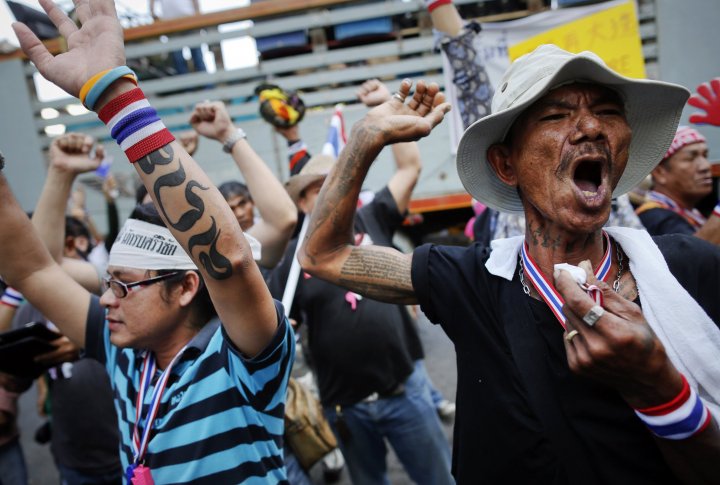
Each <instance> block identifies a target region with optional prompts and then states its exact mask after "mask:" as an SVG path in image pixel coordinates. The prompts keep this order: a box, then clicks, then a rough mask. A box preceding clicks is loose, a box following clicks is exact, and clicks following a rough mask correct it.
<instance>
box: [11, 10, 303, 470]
mask: <svg viewBox="0 0 720 485" xmlns="http://www.w3.org/2000/svg"><path fill="white" fill-rule="evenodd" d="M41 4H42V6H43V8H44V9H45V11H46V12H47V13H48V15H49V17H50V18H51V19H52V20H53V22H54V23H55V24H56V25H57V26H58V29H59V31H60V32H61V33H62V34H63V35H64V36H65V37H66V38H67V39H68V47H69V50H68V51H67V52H64V53H62V54H59V55H57V56H52V55H51V54H50V53H49V52H47V51H46V50H45V48H44V46H43V45H42V44H41V43H40V41H39V40H38V39H37V37H36V36H35V35H34V34H32V32H31V31H30V30H29V29H28V28H27V27H26V26H25V25H23V24H15V25H14V28H15V29H16V31H17V33H18V36H19V38H21V39H22V41H21V43H22V45H23V48H24V49H25V52H26V53H27V54H28V55H29V56H30V57H31V58H32V59H33V62H34V63H35V65H36V66H37V67H38V70H39V71H40V72H41V73H42V74H43V76H45V77H46V78H47V79H49V80H51V81H53V82H55V83H56V84H57V85H58V86H60V87H61V88H62V89H64V90H66V91H67V92H68V93H71V94H72V95H75V96H79V97H80V99H81V100H82V102H83V103H84V105H85V106H87V107H88V108H89V109H92V110H94V111H97V112H98V116H99V117H100V119H101V120H102V121H103V122H105V123H106V124H108V126H109V129H110V133H111V136H112V137H113V138H114V139H115V140H116V141H117V142H118V144H120V146H121V148H122V149H123V150H124V151H125V154H126V156H127V157H128V159H129V160H130V162H131V163H133V164H134V167H135V169H136V171H137V173H138V174H139V176H140V178H141V180H142V182H143V183H144V185H145V186H146V187H147V189H148V192H149V193H150V195H151V196H152V198H153V202H154V207H156V208H157V212H158V213H159V214H160V216H161V217H158V216H157V214H153V213H152V209H151V208H150V207H143V208H141V209H139V210H137V211H136V213H135V214H134V216H135V218H131V219H130V220H129V221H128V222H127V223H126V225H125V226H124V227H123V230H122V231H121V234H120V235H119V236H118V239H117V241H116V244H115V245H114V246H113V248H112V250H111V253H110V261H109V266H108V270H107V271H108V275H107V277H106V278H105V292H104V293H103V294H102V297H101V298H100V299H98V298H97V297H96V296H94V295H91V294H90V293H88V292H87V291H86V290H84V289H83V288H81V287H80V286H79V285H78V284H77V283H75V282H74V281H73V280H72V279H71V278H70V277H69V276H68V275H67V274H65V273H64V272H63V271H62V269H61V268H60V267H59V266H58V265H57V264H56V263H55V262H54V261H53V260H52V258H51V256H50V255H49V254H48V252H47V250H46V249H45V247H44V246H43V244H42V243H41V241H40V239H39V238H38V236H37V234H36V232H35V231H34V230H33V228H32V225H31V223H30V221H29V220H28V219H27V217H26V216H25V214H24V213H23V212H22V210H21V209H20V207H19V206H18V204H17V202H16V201H15V200H14V198H13V197H12V194H11V192H10V188H9V187H8V185H7V182H6V180H5V178H4V177H2V176H0V202H1V203H0V218H2V220H3V224H2V229H0V254H2V258H0V274H2V275H3V276H4V277H5V278H6V280H7V281H8V282H9V283H10V284H12V285H13V286H14V287H16V288H17V289H18V290H19V291H20V292H22V293H23V294H24V295H25V297H26V299H27V300H28V301H30V302H31V303H32V304H33V305H35V306H36V307H37V308H38V309H39V310H40V311H41V312H42V313H43V314H45V315H46V316H48V317H49V318H50V319H51V320H52V321H53V322H54V323H55V324H56V325H57V327H58V328H60V330H61V331H62V332H63V334H64V335H66V336H67V337H68V338H70V339H71V340H73V341H74V342H75V343H76V344H77V345H79V346H80V347H83V348H85V349H86V352H87V354H88V355H89V356H90V357H92V358H95V359H97V360H99V361H100V362H102V363H104V364H105V366H106V368H107V371H108V373H109V374H110V378H111V383H112V386H113V390H114V393H115V403H116V410H117V412H118V424H119V430H120V438H121V446H120V454H121V460H122V463H123V466H124V467H125V474H126V477H127V482H128V483H133V484H147V483H190V482H192V483H213V484H217V483H271V484H274V483H286V482H287V480H286V475H285V469H284V466H283V461H282V433H283V413H284V399H285V390H286V386H287V379H288V373H289V369H290V366H291V364H292V361H293V357H294V338H293V335H292V329H291V327H290V325H289V323H288V321H287V319H286V318H285V316H284V314H283V310H282V307H281V305H280V304H279V303H278V302H275V301H273V299H272V297H271V296H270V293H269V291H268V289H267V286H266V285H265V282H264V280H263V278H262V275H261V274H260V271H259V269H258V267H257V265H256V264H255V262H254V261H253V259H254V256H255V257H256V256H257V255H254V254H253V252H254V251H253V248H252V244H251V242H249V239H248V237H247V236H246V235H245V234H243V232H242V229H241V228H240V226H239V224H238V222H237V220H236V218H235V216H234V215H233V213H232V211H231V210H230V208H229V207H228V205H227V204H226V203H225V200H224V199H223V197H222V195H221V194H220V193H219V192H218V190H217V189H216V188H215V187H214V186H213V185H212V183H211V182H210V180H209V179H208V177H207V175H206V174H205V173H204V172H203V171H202V169H201V168H200V167H199V166H198V165H197V164H196V163H195V161H194V160H193V159H192V158H191V157H190V156H189V155H188V154H187V153H186V152H185V150H184V149H183V147H182V146H181V145H180V144H179V143H178V142H177V141H175V139H174V138H173V136H172V135H171V134H170V132H169V131H168V130H167V129H166V128H165V126H164V125H163V123H162V121H161V120H160V118H159V117H158V116H157V113H156V112H155V110H154V109H153V108H152V107H151V106H150V104H149V103H148V102H147V100H146V99H145V97H144V95H143V93H142V91H141V90H140V89H139V88H138V87H137V78H136V77H135V76H134V73H132V71H130V70H129V69H128V68H127V67H126V66H124V64H125V55H124V50H123V42H122V28H121V26H120V24H119V22H118V19H117V14H116V12H115V7H114V3H113V2H112V1H111V0H101V1H92V2H88V1H87V0H79V1H76V2H75V6H76V12H77V15H78V19H79V21H80V23H81V24H82V27H81V28H78V27H77V26H76V25H75V24H74V23H73V22H72V21H71V20H70V19H69V18H68V17H67V16H66V15H65V14H64V13H63V12H62V11H61V10H60V9H59V8H57V7H56V6H55V5H54V4H53V3H52V2H51V1H50V0H43V1H42V2H41ZM77 149H78V151H79V152H80V153H83V154H84V156H87V153H88V152H89V150H90V147H89V146H86V145H80V146H78V147H77ZM141 219H142V220H141ZM165 226H167V227H165ZM103 307H104V309H103Z"/></svg>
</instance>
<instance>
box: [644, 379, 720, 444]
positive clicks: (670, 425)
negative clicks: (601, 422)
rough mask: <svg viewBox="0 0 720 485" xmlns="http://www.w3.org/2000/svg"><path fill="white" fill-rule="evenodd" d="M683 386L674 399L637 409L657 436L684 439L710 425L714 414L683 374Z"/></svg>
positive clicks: (646, 424)
mask: <svg viewBox="0 0 720 485" xmlns="http://www.w3.org/2000/svg"><path fill="white" fill-rule="evenodd" d="M682 380H683V388H682V390H681V391H680V394H678V395H677V396H676V397H675V398H674V399H673V400H672V401H670V402H668V403H665V404H661V405H659V406H654V407H652V408H645V409H636V410H635V414H637V416H638V417H639V418H640V419H641V420H642V421H643V423H645V426H647V427H648V428H650V431H652V432H653V433H654V434H655V435H656V436H659V437H660V438H665V439H668V440H684V439H686V438H689V437H691V436H693V435H695V434H697V433H699V432H701V431H702V430H704V429H705V428H707V427H708V425H709V424H710V421H712V415H711V414H710V410H709V409H708V407H707V406H705V403H703V401H702V399H700V396H698V395H697V393H696V392H695V389H693V388H692V387H690V385H689V384H688V381H687V379H685V376H682Z"/></svg>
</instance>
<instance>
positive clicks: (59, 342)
mask: <svg viewBox="0 0 720 485" xmlns="http://www.w3.org/2000/svg"><path fill="white" fill-rule="evenodd" d="M50 343H51V344H52V345H53V346H54V347H55V350H51V351H50V352H46V353H44V354H41V355H38V356H37V357H35V362H37V363H38V364H45V365H49V366H53V365H58V364H62V363H63V362H73V361H76V360H78V358H79V357H80V349H79V348H78V347H77V346H76V345H75V344H74V343H72V341H70V339H69V338H67V337H64V336H63V337H60V338H58V339H55V340H53V341H52V342H50Z"/></svg>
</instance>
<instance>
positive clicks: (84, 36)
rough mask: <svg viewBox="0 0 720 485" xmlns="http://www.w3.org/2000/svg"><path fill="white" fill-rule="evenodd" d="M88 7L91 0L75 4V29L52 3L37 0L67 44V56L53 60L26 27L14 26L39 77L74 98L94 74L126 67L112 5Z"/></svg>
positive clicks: (106, 1) (103, 0) (99, 2)
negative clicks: (76, 18)
mask: <svg viewBox="0 0 720 485" xmlns="http://www.w3.org/2000/svg"><path fill="white" fill-rule="evenodd" d="M90 4H91V1H90V0H76V1H75V12H76V13H77V17H78V20H79V21H80V24H81V25H82V27H81V28H78V27H77V25H75V23H74V22H73V21H72V20H70V18H68V16H67V15H66V14H65V13H64V12H63V11H62V10H60V8H59V7H58V6H57V5H55V4H54V3H53V2H52V1H51V0H40V5H41V6H42V7H43V9H44V10H45V12H46V13H47V14H48V16H49V17H50V20H52V22H53V24H55V27H57V29H58V31H59V32H60V35H62V36H63V37H65V39H66V41H67V46H68V50H67V52H63V53H62V54H58V55H56V56H54V55H52V54H51V53H50V52H49V51H48V50H47V48H46V47H45V46H44V45H43V43H42V42H41V41H40V39H38V38H37V36H36V35H35V34H34V33H33V32H32V31H31V30H30V29H29V28H28V27H27V26H26V25H25V24H22V23H20V22H15V23H14V24H13V30H15V34H16V35H17V37H18V40H19V41H20V46H21V48H22V50H23V52H24V53H25V55H27V56H28V58H30V60H31V61H32V62H33V63H34V64H35V66H36V67H37V69H38V71H40V74H42V75H43V77H45V79H47V80H48V81H50V82H52V83H54V84H56V85H57V86H59V87H60V88H62V89H63V90H65V91H66V92H67V93H69V94H70V95H72V96H75V97H78V94H79V93H80V88H82V86H83V84H85V82H86V81H87V80H88V79H90V78H91V77H92V76H94V75H95V74H97V73H99V72H101V71H104V70H106V69H112V68H114V67H118V66H124V65H125V50H124V46H123V30H122V27H121V25H120V22H119V21H118V18H117V13H116V12H115V2H113V1H112V0H93V1H92V6H91V5H90Z"/></svg>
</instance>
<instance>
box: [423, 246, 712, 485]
mask: <svg viewBox="0 0 720 485" xmlns="http://www.w3.org/2000/svg"><path fill="white" fill-rule="evenodd" d="M655 241H656V242H657V244H658V246H659V247H660V250H661V252H662V253H663V255H664V256H665V259H666V261H667V262H668V266H669V268H670V271H671V272H672V274H673V275H674V276H675V277H676V278H677V279H678V281H679V282H680V283H681V284H682V285H683V287H684V288H686V289H687V291H688V292H689V293H690V295H692V296H693V298H695V299H696V300H697V301H698V303H699V304H700V305H701V306H702V307H703V308H704V309H705V311H706V312H707V313H708V315H710V317H711V318H712V319H713V321H714V322H715V323H716V324H718V322H720V299H719V298H718V297H717V295H718V293H717V282H718V275H720V249H718V248H717V247H715V246H713V245H711V244H708V243H706V242H704V241H701V240H699V239H696V238H694V237H688V236H681V235H672V236H663V237H659V238H655ZM488 255H489V252H488V249H487V248H482V247H481V246H479V245H477V244H475V245H473V246H470V247H468V248H461V247H440V246H429V245H426V246H422V247H420V248H418V249H417V250H416V251H415V253H414V255H413V265H412V280H413V285H414V288H415V291H416V295H417V297H418V299H419V301H420V304H421V308H422V309H423V311H425V313H426V314H427V316H428V318H430V320H431V321H433V322H436V323H440V324H441V325H442V327H443V329H444V330H445V332H446V333H447V334H448V336H449V337H450V338H451V339H452V341H453V342H454V343H455V350H456V353H457V366H458V397H457V414H456V421H455V435H454V443H453V474H454V475H455V477H456V480H457V482H458V483H459V484H468V483H478V481H483V482H485V483H553V484H556V483H557V484H559V483H573V484H574V483H583V484H592V483H632V484H641V483H647V484H659V483H675V482H676V480H675V479H674V478H673V474H672V472H671V471H670V470H669V468H668V467H667V465H666V464H665V462H664V461H663V459H662V457H661V455H660V452H659V450H658V448H657V446H656V444H655V442H654V440H653V438H652V437H651V434H650V432H649V431H648V430H647V429H646V428H645V427H644V425H643V424H642V423H641V422H640V420H639V419H638V418H637V417H636V416H635V414H634V413H633V411H632V409H631V408H630V407H629V406H628V405H627V404H626V403H625V402H624V401H623V400H622V399H621V397H620V396H619V394H618V393H617V392H616V391H614V390H613V389H611V388H609V387H607V386H605V385H603V384H600V383H598V382H596V381H593V380H590V379H587V378H583V377H579V376H577V375H575V374H573V373H571V372H570V370H569V368H568V365H567V360H566V356H565V350H564V347H563V330H562V327H561V326H560V325H559V323H558V321H557V319H556V318H555V316H554V315H553V314H552V312H551V311H550V309H549V308H548V307H547V305H546V304H545V303H544V302H541V301H538V300H535V299H533V298H530V297H528V296H526V295H525V294H524V293H523V290H522V286H521V284H520V281H519V278H518V275H517V272H516V274H515V276H514V278H513V280H512V281H511V282H510V281H507V280H505V279H503V278H499V277H496V276H493V275H491V274H489V273H488V271H487V270H486V268H485V262H486V260H487V258H488Z"/></svg>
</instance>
